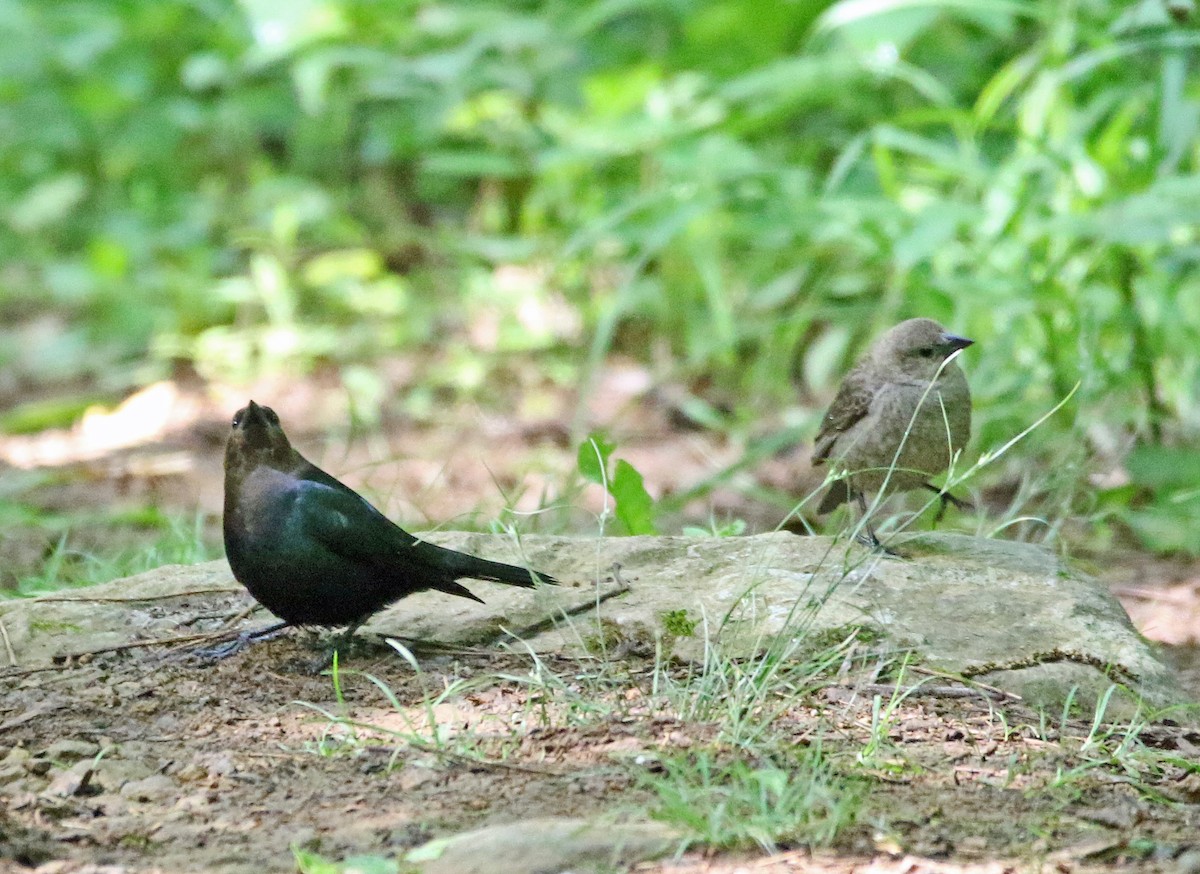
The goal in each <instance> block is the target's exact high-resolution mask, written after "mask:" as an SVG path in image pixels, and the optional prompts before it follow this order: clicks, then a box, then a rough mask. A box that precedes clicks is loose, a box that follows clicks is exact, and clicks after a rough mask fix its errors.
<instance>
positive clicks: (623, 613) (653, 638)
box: [0, 532, 1183, 718]
mask: <svg viewBox="0 0 1200 874" xmlns="http://www.w3.org/2000/svg"><path fill="white" fill-rule="evenodd" d="M428 539H429V540H431V541H434V542H436V543H439V544H442V545H444V546H450V547H452V548H455V549H461V550H464V551H466V552H471V553H474V554H477V555H481V556H484V557H487V558H493V559H497V560H500V561H508V562H516V563H522V564H527V565H529V566H530V567H534V568H538V569H541V570H545V571H547V572H549V573H552V574H554V575H555V576H557V577H558V578H559V579H561V580H563V581H564V582H565V585H563V586H560V587H550V586H544V587H540V588H538V589H537V590H536V591H530V590H526V589H518V588H513V587H507V586H497V585H493V584H488V583H483V582H472V581H467V585H468V586H469V587H470V588H471V589H472V591H474V592H476V593H477V594H479V595H480V596H481V597H483V598H484V599H485V600H486V601H487V603H486V604H477V603H474V602H472V601H468V600H466V599H463V598H452V597H447V596H445V595H442V594H439V593H429V592H422V593H419V594H416V595H413V596H411V597H409V598H405V599H404V600H402V601H400V602H399V603H397V604H395V605H393V606H392V607H390V608H389V609H387V610H385V611H384V612H382V613H380V614H378V615H377V616H375V617H374V618H373V620H372V621H371V622H370V623H369V624H368V625H367V626H366V629H367V630H368V631H374V632H377V633H380V634H386V635H392V636H398V637H403V638H415V639H418V640H432V641H439V642H442V643H446V644H451V645H457V646H492V647H494V646H511V647H514V648H518V649H522V648H524V647H526V646H528V647H531V648H532V649H534V650H535V651H542V652H545V651H566V652H575V653H579V652H582V651H585V650H586V651H591V652H593V653H595V652H596V651H598V650H605V651H607V652H608V653H609V654H610V655H613V656H621V655H623V654H627V653H638V654H645V655H653V654H654V653H655V651H656V648H657V650H658V651H661V652H663V653H664V654H670V655H673V656H674V657H676V658H680V659H689V660H698V659H700V658H702V657H703V654H704V651H705V648H706V647H708V646H712V645H716V646H719V647H720V648H721V651H722V652H723V653H724V654H726V655H727V656H732V657H748V656H751V655H753V654H755V653H757V652H762V651H763V650H764V648H766V647H768V646H775V647H782V648H783V649H782V650H781V651H782V652H784V653H788V652H793V651H801V650H804V649H805V647H806V646H808V648H811V645H812V642H813V641H832V640H834V639H837V640H840V639H842V638H844V637H846V636H848V635H849V634H851V633H853V632H854V630H855V629H863V630H864V631H865V632H866V638H867V639H870V640H872V641H873V642H872V646H873V647H878V648H883V649H893V650H897V651H900V650H911V651H912V653H913V658H914V659H915V660H916V661H917V662H918V663H920V664H923V665H925V666H927V667H930V668H935V669H939V670H943V671H946V672H949V673H954V674H967V675H969V676H971V677H974V678H977V679H979V680H980V681H982V682H985V683H988V684H991V685H994V686H997V687H999V688H1001V689H1004V690H1006V691H1008V692H1012V693H1014V694H1017V695H1020V696H1021V697H1022V698H1024V699H1026V700H1027V701H1029V702H1030V703H1032V704H1034V705H1041V706H1046V707H1050V708H1058V707H1061V706H1062V704H1063V703H1064V702H1065V701H1066V700H1068V697H1069V696H1072V695H1073V696H1074V699H1075V700H1076V701H1078V702H1080V703H1081V704H1084V705H1085V706H1089V704H1090V703H1092V702H1095V701H1097V700H1099V699H1100V698H1101V697H1102V696H1103V695H1104V694H1105V693H1106V691H1107V690H1108V689H1109V688H1110V687H1111V686H1112V685H1113V683H1114V682H1115V683H1118V684H1120V685H1121V686H1123V687H1125V688H1127V689H1128V690H1130V692H1132V693H1133V694H1132V695H1129V694H1126V693H1124V692H1122V693H1121V695H1119V696H1116V698H1119V699H1121V700H1123V701H1124V706H1125V708H1126V709H1128V706H1129V705H1130V704H1131V703H1133V702H1134V700H1135V698H1136V697H1138V696H1140V698H1141V699H1142V700H1143V701H1144V702H1145V703H1147V704H1149V705H1151V706H1152V707H1163V706H1168V705H1171V704H1175V703H1179V702H1181V701H1182V700H1183V697H1182V693H1181V692H1180V691H1179V689H1178V687H1177V685H1176V683H1175V680H1174V678H1173V676H1172V674H1171V672H1170V671H1169V670H1168V669H1167V668H1166V667H1165V666H1164V665H1163V664H1162V663H1161V662H1160V661H1159V660H1158V659H1157V658H1156V656H1155V654H1154V652H1153V650H1152V648H1151V647H1150V646H1149V645H1148V644H1147V643H1146V642H1145V641H1144V640H1143V639H1142V638H1141V637H1140V636H1139V635H1138V634H1137V632H1136V631H1135V630H1134V628H1133V626H1132V625H1131V624H1130V622H1129V619H1128V617H1127V616H1126V615H1125V612H1124V610H1123V609H1122V608H1121V606H1120V604H1119V603H1118V602H1117V601H1116V599H1115V598H1113V597H1112V595H1110V594H1109V592H1108V591H1107V590H1106V589H1105V588H1104V587H1103V586H1102V585H1100V584H1099V583H1098V582H1096V581H1095V580H1094V579H1091V578H1090V577H1088V576H1086V575H1084V574H1081V573H1078V572H1077V571H1075V570H1073V569H1072V568H1071V567H1070V566H1069V565H1067V564H1066V563H1064V562H1063V561H1062V560H1061V559H1059V558H1058V557H1057V556H1056V555H1054V554H1053V553H1051V552H1049V551H1047V550H1045V549H1042V548H1040V547H1036V546H1031V545H1028V544H1023V543H1014V542H1010V541H1003V540H983V539H979V538H974V537H969V536H965V535H954V534H927V535H918V536H913V537H910V538H908V539H906V540H903V541H901V547H900V548H901V550H902V551H903V552H904V553H905V554H906V555H907V556H908V557H907V558H906V559H903V560H900V559H895V558H890V557H884V556H880V555H877V554H873V553H870V552H868V551H867V550H865V549H863V548H861V547H859V546H857V545H853V544H851V545H847V544H846V543H844V542H835V541H832V540H830V539H829V538H825V537H797V536H794V535H791V534H786V533H777V534H762V535H756V536H752V537H735V538H701V537H613V538H604V539H582V538H567V537H542V536H528V537H524V538H522V539H521V540H520V542H519V543H518V542H517V541H515V540H513V539H511V538H506V537H502V536H499V535H489V534H466V533H455V532H438V533H436V534H430V535H428ZM250 603H251V602H250V599H249V596H248V595H247V594H246V593H245V592H244V591H243V590H242V589H241V587H240V586H238V585H237V583H236V582H235V581H234V580H233V578H232V576H231V575H230V573H229V568H228V565H227V564H226V563H225V562H224V561H223V560H222V561H215V562H209V563H207V564H201V565H195V566H191V567H180V566H171V567H164V568H159V569H156V570H154V571H150V572H148V573H144V574H140V575H138V576H136V577H130V578H128V579H125V580H119V581H116V582H113V583H109V584H106V585H103V586H97V587H94V588H91V589H87V590H81V591H79V592H64V593H60V594H57V595H54V596H49V597H44V598H38V599H32V600H26V601H10V602H5V603H0V625H2V627H0V632H3V634H2V635H0V638H2V639H0V667H2V666H5V665H8V664H10V663H12V662H14V661H15V663H16V664H17V665H19V666H25V667H28V666H33V665H37V664H44V663H46V662H48V661H51V660H53V659H54V658H56V657H62V656H64V655H66V654H72V653H80V652H87V651H91V650H97V649H102V648H105V647H112V646H119V645H121V644H123V643H128V642H134V641H143V640H150V639H156V638H163V637H174V636H179V635H182V634H186V633H191V632H194V631H202V630H204V629H205V628H206V627H211V626H206V625H205V624H204V623H203V622H197V621H195V619H196V617H197V616H198V615H202V614H210V613H220V612H221V611H222V610H223V611H225V612H226V613H227V614H229V615H232V614H234V613H236V612H237V610H238V609H239V608H240V607H243V606H248V605H249V604H250ZM259 616H260V617H261V616H262V614H259ZM185 623H186V624H185ZM260 624H262V619H261V618H255V619H254V620H251V621H249V622H248V623H247V625H248V626H249V627H253V626H256V625H260ZM1122 696H1123V697H1122ZM1116 698H1115V699H1114V705H1115V703H1116ZM1109 716H1111V717H1114V718H1115V716H1116V711H1110V713H1109Z"/></svg>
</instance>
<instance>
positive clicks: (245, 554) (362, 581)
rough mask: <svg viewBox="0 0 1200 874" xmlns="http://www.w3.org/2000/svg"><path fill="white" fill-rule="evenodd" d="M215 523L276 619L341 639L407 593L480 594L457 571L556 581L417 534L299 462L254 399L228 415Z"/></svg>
mask: <svg viewBox="0 0 1200 874" xmlns="http://www.w3.org/2000/svg"><path fill="white" fill-rule="evenodd" d="M224 529H225V553H226V556H227V557H228V558H229V566H230V567H231V568H232V569H233V575H234V576H235V577H237V579H238V581H239V582H240V583H241V584H242V585H244V586H245V587H246V588H247V589H249V590H250V594H251V595H253V596H254V597H255V599H256V600H257V601H258V602H259V603H260V604H262V605H263V606H264V607H266V608H267V609H268V610H270V611H271V612H272V613H274V614H275V615H276V616H278V617H279V618H280V619H282V620H284V624H285V625H324V626H336V625H346V626H349V628H348V630H347V632H346V634H345V636H344V639H347V640H348V639H349V637H350V635H351V634H353V632H354V630H355V629H356V628H357V627H358V626H359V625H360V624H361V623H362V622H363V621H365V620H366V619H367V618H368V617H370V616H371V615H372V614H373V613H376V612H378V611H379V610H382V609H383V608H384V607H386V606H387V605H388V604H391V603H392V602H393V601H398V600H400V599H401V598H403V597H405V596H406V595H410V594H412V593H413V592H420V591H423V590H426V589H434V590H436V591H439V592H445V593H446V594H448V595H458V596H460V597H463V598H470V599H471V600H473V601H480V599H479V598H478V597H476V596H475V595H474V594H472V592H471V591H470V590H469V589H467V588H465V587H464V586H462V585H460V584H459V583H458V582H457V580H459V579H462V578H466V577H469V578H473V579H477V580H488V581H490V582H494V583H505V584H507V585H510V586H522V587H525V588H532V587H533V586H534V584H535V582H543V583H551V584H553V583H555V582H557V581H556V580H555V579H554V578H553V577H551V576H550V575H549V574H543V573H537V572H534V571H530V570H528V569H526V568H522V567H516V566H514V565H509V564H501V563H500V562H495V561H488V560H487V559H482V558H476V557H475V556H473V555H467V554H465V553H462V552H455V551H454V550H451V549H443V548H442V547H440V546H435V545H434V544H432V543H427V542H425V541H423V540H419V539H418V538H416V537H414V536H413V535H411V534H409V533H408V532H407V531H405V530H404V529H403V528H400V527H399V526H397V525H395V524H393V523H392V522H391V521H390V520H389V519H388V518H387V517H386V516H384V515H383V514H382V513H380V512H379V511H378V510H376V509H375V508H374V507H372V506H371V505H370V504H369V503H367V501H366V499H365V498H363V497H362V496H361V495H359V494H358V493H357V492H354V491H352V490H351V489H350V488H349V487H348V486H346V485H344V484H343V483H341V482H339V481H338V480H336V479H334V478H333V477H332V476H330V475H329V474H327V473H326V472H325V471H323V470H321V469H320V468H319V467H317V466H316V465H314V464H311V463H310V462H309V461H307V460H306V459H305V458H304V457H303V456H302V455H301V454H300V453H299V452H297V451H296V450H295V449H293V448H292V444H291V443H290V442H288V438H287V435H286V434H284V433H283V427H282V426H281V425H280V424H279V416H277V415H276V414H275V411H274V410H272V409H271V408H270V407H261V406H259V405H258V404H256V403H254V401H251V402H250V403H249V405H247V406H246V407H243V408H242V409H240V410H238V412H237V414H236V415H235V416H234V417H233V428H232V430H231V431H230V434H229V442H228V444H227V445H226V447H225V519H224ZM480 603H482V601H480ZM272 630H273V629H272Z"/></svg>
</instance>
